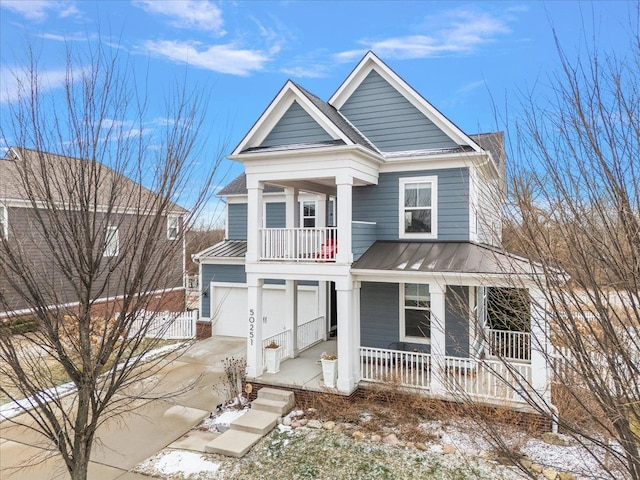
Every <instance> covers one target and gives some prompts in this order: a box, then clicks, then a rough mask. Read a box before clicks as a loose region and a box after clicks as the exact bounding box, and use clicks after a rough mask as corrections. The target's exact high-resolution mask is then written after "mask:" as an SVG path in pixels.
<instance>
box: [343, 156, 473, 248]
mask: <svg viewBox="0 0 640 480" xmlns="http://www.w3.org/2000/svg"><path fill="white" fill-rule="evenodd" d="M420 176H437V177H438V238H437V239H438V240H469V171H468V170H467V169H466V168H448V169H439V170H426V171H411V172H389V173H381V174H380V176H379V177H378V185H370V186H366V187H355V188H354V189H353V220H357V221H361V222H376V224H377V228H376V232H377V238H378V240H398V237H399V235H398V229H399V225H398V222H399V221H400V213H399V195H400V182H399V179H400V178H401V177H420Z"/></svg>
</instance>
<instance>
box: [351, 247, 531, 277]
mask: <svg viewBox="0 0 640 480" xmlns="http://www.w3.org/2000/svg"><path fill="white" fill-rule="evenodd" d="M352 268H353V269H354V270H375V271H396V272H425V273H468V274H478V275H480V274H484V275H496V274H497V275H523V274H524V275H533V274H536V273H537V272H536V270H535V268H533V267H532V264H531V263H530V262H529V260H527V259H526V258H524V257H521V256H518V255H515V254H512V253H508V252H503V251H501V250H499V249H497V248H493V247H490V246H487V245H480V244H477V243H473V242H459V241H444V242H402V241H377V242H375V243H374V244H373V245H372V246H371V247H370V248H369V249H368V250H367V251H366V252H365V253H364V254H363V255H362V256H361V257H360V258H359V259H358V260H357V261H356V262H355V263H354V264H353V267H352Z"/></svg>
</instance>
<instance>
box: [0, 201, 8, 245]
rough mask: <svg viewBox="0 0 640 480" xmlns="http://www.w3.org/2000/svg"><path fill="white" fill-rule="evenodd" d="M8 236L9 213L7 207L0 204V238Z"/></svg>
mask: <svg viewBox="0 0 640 480" xmlns="http://www.w3.org/2000/svg"><path fill="white" fill-rule="evenodd" d="M8 237H9V214H8V212H7V207H5V206H4V205H0V238H5V239H6V238H8Z"/></svg>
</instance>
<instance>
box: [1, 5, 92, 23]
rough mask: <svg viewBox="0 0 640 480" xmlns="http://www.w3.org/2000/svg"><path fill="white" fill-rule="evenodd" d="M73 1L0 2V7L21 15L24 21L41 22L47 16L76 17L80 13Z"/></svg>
mask: <svg viewBox="0 0 640 480" xmlns="http://www.w3.org/2000/svg"><path fill="white" fill-rule="evenodd" d="M75 4H76V2H74V1H61V0H2V2H0V7H2V8H6V9H7V10H11V11H12V12H14V13H17V14H19V15H22V16H23V17H24V18H25V19H27V20H30V21H34V22H41V21H43V20H45V19H46V18H47V17H48V16H49V14H50V13H51V14H55V15H56V16H58V17H61V18H65V17H71V16H77V15H78V14H79V13H80V12H79V11H78V9H77V8H76V5H75Z"/></svg>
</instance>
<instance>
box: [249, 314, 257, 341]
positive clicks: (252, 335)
mask: <svg viewBox="0 0 640 480" xmlns="http://www.w3.org/2000/svg"><path fill="white" fill-rule="evenodd" d="M255 329H256V314H255V311H254V310H253V308H251V309H249V341H250V343H251V345H253V341H254V338H255V336H256V332H255Z"/></svg>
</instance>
